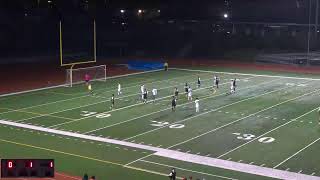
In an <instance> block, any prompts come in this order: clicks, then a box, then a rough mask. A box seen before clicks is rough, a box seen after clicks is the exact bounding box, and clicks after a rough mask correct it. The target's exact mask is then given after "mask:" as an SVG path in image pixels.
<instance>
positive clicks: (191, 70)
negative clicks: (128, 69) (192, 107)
mask: <svg viewBox="0 0 320 180" xmlns="http://www.w3.org/2000/svg"><path fill="white" fill-rule="evenodd" d="M170 69H175V70H181V71H190V72H207V73H221V74H229V75H243V76H254V77H270V78H285V79H297V80H311V81H319V80H320V79H315V78H301V77H290V76H274V75H263V74H246V73H231V72H223V71H206V70H193V69H183V68H170Z"/></svg>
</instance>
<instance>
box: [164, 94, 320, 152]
mask: <svg viewBox="0 0 320 180" xmlns="http://www.w3.org/2000/svg"><path fill="white" fill-rule="evenodd" d="M318 91H320V89H318V90H315V91H312V92H309V93H306V94H303V95H300V96H298V97H295V98H292V99H288V100H286V101H282V102H280V103H277V104H275V105H272V106H270V107H268V108H264V109H262V110H260V111H257V112H255V113H252V114H250V115H248V116H245V117H243V118H240V119H237V120H235V121H232V122H230V123H227V124H225V125H222V126H219V127H217V128H215V129H212V130H210V131H208V132H205V133H203V134H200V135H198V136H196V137H193V138H190V139H188V140H185V141H183V142H180V143H178V144H175V145H172V146H170V147H168V148H173V147H176V146H178V145H181V144H184V143H187V142H190V141H192V140H194V139H198V138H199V137H202V136H204V135H207V134H209V133H212V132H215V131H217V130H219V129H222V128H225V127H227V126H229V125H232V124H234V123H237V122H239V121H242V120H243V119H246V118H248V117H251V116H254V115H256V114H258V113H261V112H264V111H267V110H269V109H272V108H274V107H277V106H279V105H281V104H285V103H287V102H290V101H294V100H296V99H299V98H301V97H304V96H307V95H310V94H313V93H315V92H318Z"/></svg>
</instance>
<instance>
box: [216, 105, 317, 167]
mask: <svg viewBox="0 0 320 180" xmlns="http://www.w3.org/2000/svg"><path fill="white" fill-rule="evenodd" d="M317 109H319V108H315V109H312V110H311V111H308V112H306V113H304V114H302V115H300V116H298V117H296V118H294V119H292V120H290V121H288V122H286V123H284V124H282V125H280V126H277V127H275V128H273V129H271V130H269V131H267V132H265V133H263V134H262V135H260V136H257V137H255V138H253V139H252V140H250V141H248V142H246V143H244V144H242V145H240V146H238V147H236V148H234V149H231V150H229V151H228V152H226V153H224V154H222V155H220V156H218V158H221V157H223V156H225V155H227V154H229V153H231V152H233V151H235V150H237V149H239V148H241V147H243V146H245V145H247V144H249V143H251V142H253V141H256V140H257V139H259V138H261V137H264V136H265V135H267V134H269V133H271V132H273V131H275V130H277V129H279V128H281V127H284V126H286V125H288V124H290V123H292V122H294V121H296V120H298V119H300V118H302V117H304V116H306V115H308V114H310V113H312V112H313V111H316V110H317ZM274 168H276V167H274Z"/></svg>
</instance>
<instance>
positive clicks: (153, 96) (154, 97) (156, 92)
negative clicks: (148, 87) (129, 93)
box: [152, 88, 158, 102]
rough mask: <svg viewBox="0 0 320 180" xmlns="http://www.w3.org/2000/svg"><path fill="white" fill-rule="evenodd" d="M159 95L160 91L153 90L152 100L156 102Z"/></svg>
mask: <svg viewBox="0 0 320 180" xmlns="http://www.w3.org/2000/svg"><path fill="white" fill-rule="evenodd" d="M157 94H158V90H157V89H156V88H153V89H152V99H153V102H156V96H157Z"/></svg>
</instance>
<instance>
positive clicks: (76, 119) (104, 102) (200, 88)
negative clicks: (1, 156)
mask: <svg viewBox="0 0 320 180" xmlns="http://www.w3.org/2000/svg"><path fill="white" fill-rule="evenodd" d="M207 80H209V79H207ZM203 81H206V80H203ZM182 84H184V83H181V84H180V85H182ZM175 86H177V85H173V86H167V87H164V88H160V89H158V90H163V89H168V88H172V87H175ZM207 88H210V87H205V88H199V89H196V90H194V91H197V90H203V89H207ZM139 94H140V93H135V94H130V95H126V96H121V97H116V98H115V99H119V98H126V97H132V96H136V95H139ZM171 96H172V95H170V96H165V97H162V98H160V99H164V98H168V97H171ZM108 101H110V100H109V99H108V100H103V101H98V102H95V103H90V104H86V105H82V106H77V107H72V108H69V109H64V110H61V111H56V112H52V113H48V114H43V115H41V116H34V117H31V118H27V119H22V120H19V121H17V122H23V121H27V120H30V119H35V118H39V117H44V116H47V115H52V114H57V113H61V112H66V111H70V110H74V109H79V108H83V107H87V106H92V105H96V104H100V103H105V102H108ZM142 104H143V103H137V104H133V105H130V106H125V107H122V108H118V109H114V110H112V111H107V112H103V113H110V112H114V111H118V110H122V109H126V108H130V107H133V106H138V105H142ZM39 106H40V105H39ZM28 109H29V108H28ZM18 110H19V109H18ZM7 112H8V111H7ZM12 112H13V111H12ZM4 113H6V112H4ZM0 114H1V113H0ZM90 117H94V115H92V116H87V117H84V118H80V119H76V120H75V121H77V120H83V119H87V118H90ZM70 123H71V122H70Z"/></svg>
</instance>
